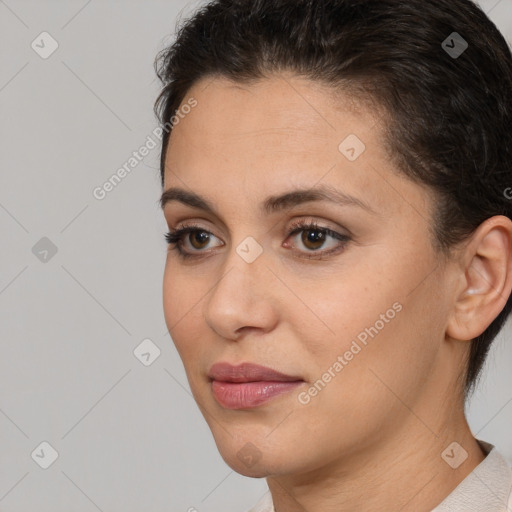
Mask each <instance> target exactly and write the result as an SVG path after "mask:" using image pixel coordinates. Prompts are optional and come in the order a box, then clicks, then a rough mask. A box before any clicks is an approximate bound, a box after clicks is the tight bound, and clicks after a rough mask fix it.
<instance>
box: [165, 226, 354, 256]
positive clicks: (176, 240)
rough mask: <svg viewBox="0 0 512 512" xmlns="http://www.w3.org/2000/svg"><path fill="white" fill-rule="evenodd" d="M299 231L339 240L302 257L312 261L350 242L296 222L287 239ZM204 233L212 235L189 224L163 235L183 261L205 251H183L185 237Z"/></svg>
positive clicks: (325, 229)
mask: <svg viewBox="0 0 512 512" xmlns="http://www.w3.org/2000/svg"><path fill="white" fill-rule="evenodd" d="M301 231H316V232H320V233H323V234H324V235H329V236H330V237H332V238H334V239H337V240H339V241H340V242H341V243H340V244H339V245H338V246H337V247H335V248H334V249H330V250H324V251H311V256H302V257H304V258H308V259H313V258H317V259H318V257H319V256H325V255H328V254H331V253H333V252H338V251H339V250H340V248H341V249H342V248H344V246H345V245H346V244H347V243H348V242H349V241H350V240H351V238H350V237H349V236H348V235H342V234H341V233H337V232H336V231H333V230H331V229H329V228H327V227H322V226H319V225H318V224H317V223H316V222H305V221H298V222H296V223H294V224H292V226H290V230H289V232H288V235H287V237H286V238H287V239H288V238H289V237H290V236H292V235H296V234H297V233H300V232H301ZM196 232H200V233H206V234H207V235H213V233H211V232H210V231H208V230H206V229H204V228H202V227H201V226H199V225H197V224H191V225H187V226H184V227H182V228H180V229H176V230H174V231H170V232H168V233H166V234H165V240H166V241H167V243H168V244H169V246H170V250H177V251H178V254H179V256H180V257H182V258H183V259H186V258H196V257H201V253H203V252H205V251H196V253H197V254H193V253H190V252H188V251H185V250H183V244H184V239H185V237H186V236H187V235H188V234H190V233H196Z"/></svg>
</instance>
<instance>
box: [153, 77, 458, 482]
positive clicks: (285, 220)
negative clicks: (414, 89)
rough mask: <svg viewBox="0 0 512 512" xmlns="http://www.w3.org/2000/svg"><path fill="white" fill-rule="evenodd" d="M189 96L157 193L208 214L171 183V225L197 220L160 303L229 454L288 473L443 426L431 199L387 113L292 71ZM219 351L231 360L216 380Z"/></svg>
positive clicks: (438, 268) (445, 292) (172, 254)
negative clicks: (404, 173) (398, 156)
mask: <svg viewBox="0 0 512 512" xmlns="http://www.w3.org/2000/svg"><path fill="white" fill-rule="evenodd" d="M190 98H194V99H195V101H197V105H195V103H194V105H195V106H194V107H193V108H191V109H188V108H186V109H184V112H188V111H189V110H190V113H188V114H187V115H186V116H184V118H182V119H180V121H179V123H177V124H176V125H175V127H174V129H173V132H172V135H171V139H170V145H169V148H168V152H167V156H166V170H165V185H164V190H165V191H167V190H169V189H175V188H179V189H183V191H185V192H186V193H187V194H195V195H197V196H200V198H201V199H202V200H203V201H204V202H205V203H208V205H210V207H211V211H210V210H209V209H207V208H205V205H204V204H201V203H200V202H197V201H195V202H190V201H188V200H187V198H186V197H185V195H183V194H181V195H180V194H173V195H168V196H167V202H166V203H165V205H164V213H165V218H166V221H167V224H168V226H169V229H170V230H171V231H174V230H176V229H180V228H182V227H190V226H191V225H193V226H195V227H194V229H196V231H195V232H193V233H192V234H185V235H184V236H183V237H182V242H183V243H182V246H181V248H182V250H183V251H184V252H185V253H186V254H187V255H189V256H190V257H189V258H183V257H182V256H180V255H179V253H178V250H170V251H169V253H168V256H167V262H166V267H165V275H164V283H163V294H164V311H165V319H166V323H167V326H168V328H169V331H170V333H171V336H172V339H173V341H174V343H175V345H176V347H177V350H178V352H179V354H180V356H181V358H182V360H183V363H184V366H185V369H186V373H187V377H188V380H189V383H190V387H191V390H192V392H193V395H194V398H195V399H196V401H197V403H198V405H199V406H200V408H201V411H202V412H203V414H204V417H205V419H206V421H207V422H208V424H209V426H210V428H211V430H212V432H213V435H214V438H215V441H216V443H217V446H218V448H219V450H220V452H221V454H222V456H223V458H224V459H225V460H226V462H227V463H228V464H229V465H230V466H231V467H232V468H234V469H235V470H236V471H238V472H240V473H242V474H245V475H248V476H257V477H260V476H267V475H272V474H274V475H279V474H288V473H293V472H302V471H306V470H312V469H318V468H321V467H323V466H326V465H328V464H332V463H335V461H336V460H337V459H339V458H340V457H344V458H345V460H348V459H349V458H350V457H352V456H356V455H357V456H360V455H361V454H363V453H367V454H371V453H375V450H376V449H377V447H379V446H384V445H386V444H387V445H390V443H391V444H392V443H393V441H394V446H395V448H396V447H397V446H399V441H398V439H399V438H400V436H403V435H404V434H403V432H402V433H401V432H400V430H403V431H404V432H405V431H407V432H409V433H411V432H413V433H414V432H416V433H417V435H418V437H421V436H424V435H425V433H426V432H427V430H426V428H425V425H424V424H423V425H422V422H423V423H426V424H429V425H430V426H431V427H433V430H435V422H436V416H435V415H436V414H438V411H436V410H435V409H434V408H433V407H432V404H434V403H437V402H436V401H437V400H439V396H441V395H442V394H444V393H446V389H447V386H449V385H450V384H451V383H452V380H450V379H453V378H454V377H453V375H452V374H451V373H450V372H447V371H446V364H447V363H446V358H444V357H445V356H446V354H445V353H444V352H443V351H444V350H446V349H445V348H444V346H445V345H446V344H443V341H444V332H445V326H446V323H447V319H448V314H449V312H450V305H451V302H450V301H452V300H453V294H451V295H450V290H451V288H450V287H449V286H448V284H449V283H448V279H449V273H448V272H447V265H442V264H441V263H440V262H439V261H438V260H437V257H436V254H435V252H434V249H433V248H432V245H431V239H430V234H429V226H430V224H431V214H432V210H431V209H432V203H431V198H430V196H429V195H428V194H427V191H426V189H424V188H423V187H421V186H419V185H417V184H414V183H412V182H411V181H409V180H407V179H406V178H403V177H401V176H400V175H399V174H398V172H397V171H396V168H395V167H394V164H393V163H392V162H391V161H390V159H389V157H388V155H387V154H386V151H385V149H384V143H383V136H382V131H381V130H382V125H381V123H380V121H379V120H378V117H377V115H376V114H375V113H374V112H372V111H370V109H369V107H365V108H363V107H362V106H359V107H358V108H356V107H357V105H356V104H355V103H353V102H349V101H348V97H344V96H339V97H337V98H336V99H335V98H334V96H333V95H332V94H331V93H330V92H329V91H328V90H327V89H326V88H322V87H320V86H319V85H318V84H315V83H313V82H310V81H306V80H305V79H300V78H298V77H295V76H293V75H276V76H274V77H272V78H267V79H265V80H263V81H260V82H258V83H254V84H251V85H246V86H241V85H236V84H234V83H232V82H230V81H228V80H225V79H222V78H214V79H212V78H209V79H205V80H203V81H201V82H199V83H197V84H196V85H195V86H194V87H193V88H192V89H191V90H190V91H189V95H188V97H187V98H186V99H185V100H184V102H183V104H185V103H186V102H187V101H189V100H190ZM363 144H364V146H363ZM299 190H300V191H304V192H305V193H304V194H302V195H295V196H287V195H288V194H290V193H292V192H296V191H299ZM315 191H319V192H318V193H317V196H316V197H314V194H313V193H314V192H315ZM321 193H326V195H330V196H332V197H331V199H328V198H323V199H322V198H321V197H320V196H321ZM336 194H338V196H337V197H336ZM279 198H282V199H279ZM189 203H190V204H189ZM312 223H314V224H315V225H316V226H317V227H307V226H308V225H310V224H312ZM300 225H305V226H306V227H303V228H300V227H299V228H298V230H297V231H296V232H295V233H294V234H290V233H291V232H292V231H294V230H295V229H297V227H298V226H300ZM300 229H302V231H301V230H300ZM325 230H330V231H328V232H327V231H325ZM443 358H444V359H443ZM441 361H444V363H442V362H441ZM218 363H227V365H231V366H233V367H235V368H231V367H230V366H223V365H221V366H217V367H216V368H217V369H219V368H220V369H221V370H222V369H224V370H226V368H227V371H226V372H225V373H222V372H220V373H216V374H215V376H216V379H215V380H214V381H212V378H211V376H212V366H213V365H216V364H218ZM246 363H249V364H254V365H260V366H263V367H266V368H269V369H271V370H274V371H277V372H280V373H281V374H284V375H286V376H288V377H289V379H288V382H286V383H285V382H283V381H281V377H276V376H275V375H272V374H271V373H268V372H267V373H266V372H265V371H256V370H254V369H253V368H249V367H248V366H244V364H246ZM214 369H215V367H214ZM441 370H442V371H441ZM447 375H448V377H447ZM289 380H292V381H294V382H289ZM235 381H238V382H235ZM249 381H253V382H252V383H249ZM412 410H414V414H413V413H412ZM429 415H431V416H429ZM419 417H420V418H421V419H422V422H421V421H419V420H418V418H419ZM429 422H430V423H429ZM427 433H428V432H427Z"/></svg>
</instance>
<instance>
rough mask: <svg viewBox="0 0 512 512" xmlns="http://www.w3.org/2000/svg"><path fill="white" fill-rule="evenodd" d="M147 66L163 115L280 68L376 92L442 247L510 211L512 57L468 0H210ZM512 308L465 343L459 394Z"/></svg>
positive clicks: (392, 148) (389, 135)
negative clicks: (194, 96) (200, 93)
mask: <svg viewBox="0 0 512 512" xmlns="http://www.w3.org/2000/svg"><path fill="white" fill-rule="evenodd" d="M454 32H456V33H457V34H454ZM460 36H461V37H460ZM466 44H467V48H466ZM155 69H156V73H157V75H158V77H159V78H160V80H161V82H162V84H163V89H162V91H161V93H160V95H159V96H158V99H157V100H156V102H155V113H156V115H157V117H158V118H159V120H160V122H161V123H162V124H164V123H169V120H171V118H172V117H173V116H174V115H175V114H176V112H177V111H178V108H179V107H180V104H181V102H182V101H183V100H184V98H185V96H186V95H187V92H188V91H189V89H190V88H191V87H192V86H193V85H194V84H195V83H196V82H197V81H199V80H200V79H203V78H205V77H214V76H220V77H226V78H229V79H232V80H234V81H237V82H249V81H253V80H258V79H262V78H265V77H266V76H269V75H270V74H271V73H273V72H279V71H283V70H287V71H292V72H294V73H296V74H298V75H300V76H303V77H306V78H310V79H312V80H316V81H319V82H322V83H325V84H327V85H330V86H332V88H333V89H338V90H344V91H345V92H348V93H352V94H355V95H356V96H358V97H360V98H361V99H365V97H366V99H368V98H370V99H372V100H376V102H377V104H378V105H380V106H381V107H383V109H384V112H385V113H386V116H385V117H386V119H385V121H386V122H385V130H386V133H385V143H386V145H387V146H386V147H387V148H388V151H389V152H390V155H391V157H392V158H393V159H394V161H395V162H396V164H397V166H398V169H399V170H400V171H401V172H402V173H403V174H404V175H406V176H407V177H409V178H410V179H412V180H414V181H415V182H417V183H420V184H423V185H427V186H428V187H430V189H431V190H432V191H433V192H434V197H435V198H436V211H435V213H434V215H433V217H434V218H433V223H432V226H430V229H431V232H432V236H433V244H434V246H435V247H436V249H437V250H438V251H439V254H441V255H445V256H447V255H449V254H450V250H451V249H452V248H453V247H454V246H455V245H456V244H458V243H459V242H463V241H464V240H465V239H467V237H468V236H469V235H471V234H472V233H473V232H474V231H475V229H476V228H477V227H478V226H479V225H480V224H481V223H482V222H483V221H485V220H486V219H488V218H489V217H492V216H494V215H505V216H507V217H509V218H512V200H511V197H512V196H508V194H506V192H505V191H506V190H507V189H508V187H511V186H512V56H511V53H510V49H509V47H508V45H507V43H506V41H505V39H504V38H503V36H502V35H501V34H500V32H499V30H498V29H497V28H496V26H495V25H494V24H493V23H492V22H491V21H490V20H489V18H488V17H487V16H486V15H485V13H484V12H482V10H481V9H480V8H479V7H478V6H476V5H475V4H474V3H473V2H471V1H470V0H407V1H403V0H215V1H212V2H209V3H208V4H206V5H204V6H203V7H201V8H200V9H199V10H198V11H197V12H196V14H194V15H193V17H191V18H190V19H188V20H187V21H186V22H185V23H183V24H182V25H181V26H180V27H179V30H178V32H177V37H176V40H175V42H174V43H173V44H172V45H171V46H169V47H168V48H165V49H164V50H162V51H161V52H160V53H159V54H158V56H157V58H156V59H155ZM170 133H171V130H170V129H169V130H167V131H166V132H165V134H164V137H163V139H162V154H161V161H160V172H161V180H162V186H163V183H164V164H165V154H166V150H167V146H168V143H169V136H170ZM507 196H508V197H507ZM511 309H512V300H511V298H510V297H509V298H508V300H507V303H506V306H505V307H504V309H503V310H502V311H501V312H500V314H499V315H498V316H497V317H496V319H495V320H494V321H493V322H492V323H491V324H490V325H489V327H488V328H487V329H486V330H485V332H484V333H482V334H481V335H480V336H478V337H477V338H475V339H474V340H472V342H471V349H470V353H469V357H468V361H466V367H465V368H464V369H463V370H464V371H463V372H461V378H463V379H464V381H465V384H464V393H465V397H466V398H467V396H468V395H469V393H470V392H471V391H472V390H473V389H474V386H475V382H476V381H477V378H478V376H479V375H480V372H481V369H482V366H483V363H484V361H485V358H486V356H487V353H488V350H489V347H490V345H491V342H492V341H493V339H494V338H495V337H496V335H497V334H498V332H499V331H500V329H501V327H502V325H503V324H504V322H505V320H506V318H507V316H508V314H509V313H510V311H511Z"/></svg>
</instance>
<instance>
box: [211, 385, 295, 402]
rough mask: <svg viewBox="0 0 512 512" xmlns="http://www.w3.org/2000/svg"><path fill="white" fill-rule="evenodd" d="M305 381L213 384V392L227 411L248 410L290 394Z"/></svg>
mask: <svg viewBox="0 0 512 512" xmlns="http://www.w3.org/2000/svg"><path fill="white" fill-rule="evenodd" d="M301 384H304V381H293V382H276V381H258V382H221V381H217V380H214V381H213V382H212V391H213V394H214V395H215V398H216V399H217V402H219V404H220V405H222V407H224V408H226V409H248V408H251V407H258V405H261V404H264V403H265V402H268V401H269V400H271V399H272V398H275V397H276V396H279V395H282V394H284V393H288V392H290V391H292V390H293V389H295V388H296V387H297V386H300V385H301Z"/></svg>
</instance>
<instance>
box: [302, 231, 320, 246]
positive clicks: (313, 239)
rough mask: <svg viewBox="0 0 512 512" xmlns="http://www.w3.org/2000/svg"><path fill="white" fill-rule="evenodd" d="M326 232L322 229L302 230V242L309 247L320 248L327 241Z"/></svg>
mask: <svg viewBox="0 0 512 512" xmlns="http://www.w3.org/2000/svg"><path fill="white" fill-rule="evenodd" d="M325 237H326V233H325V231H322V230H320V229H305V230H304V231H302V236H301V239H302V243H303V244H304V246H305V247H306V248H307V249H311V250H315V249H320V247H322V245H323V244H324V242H325Z"/></svg>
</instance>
